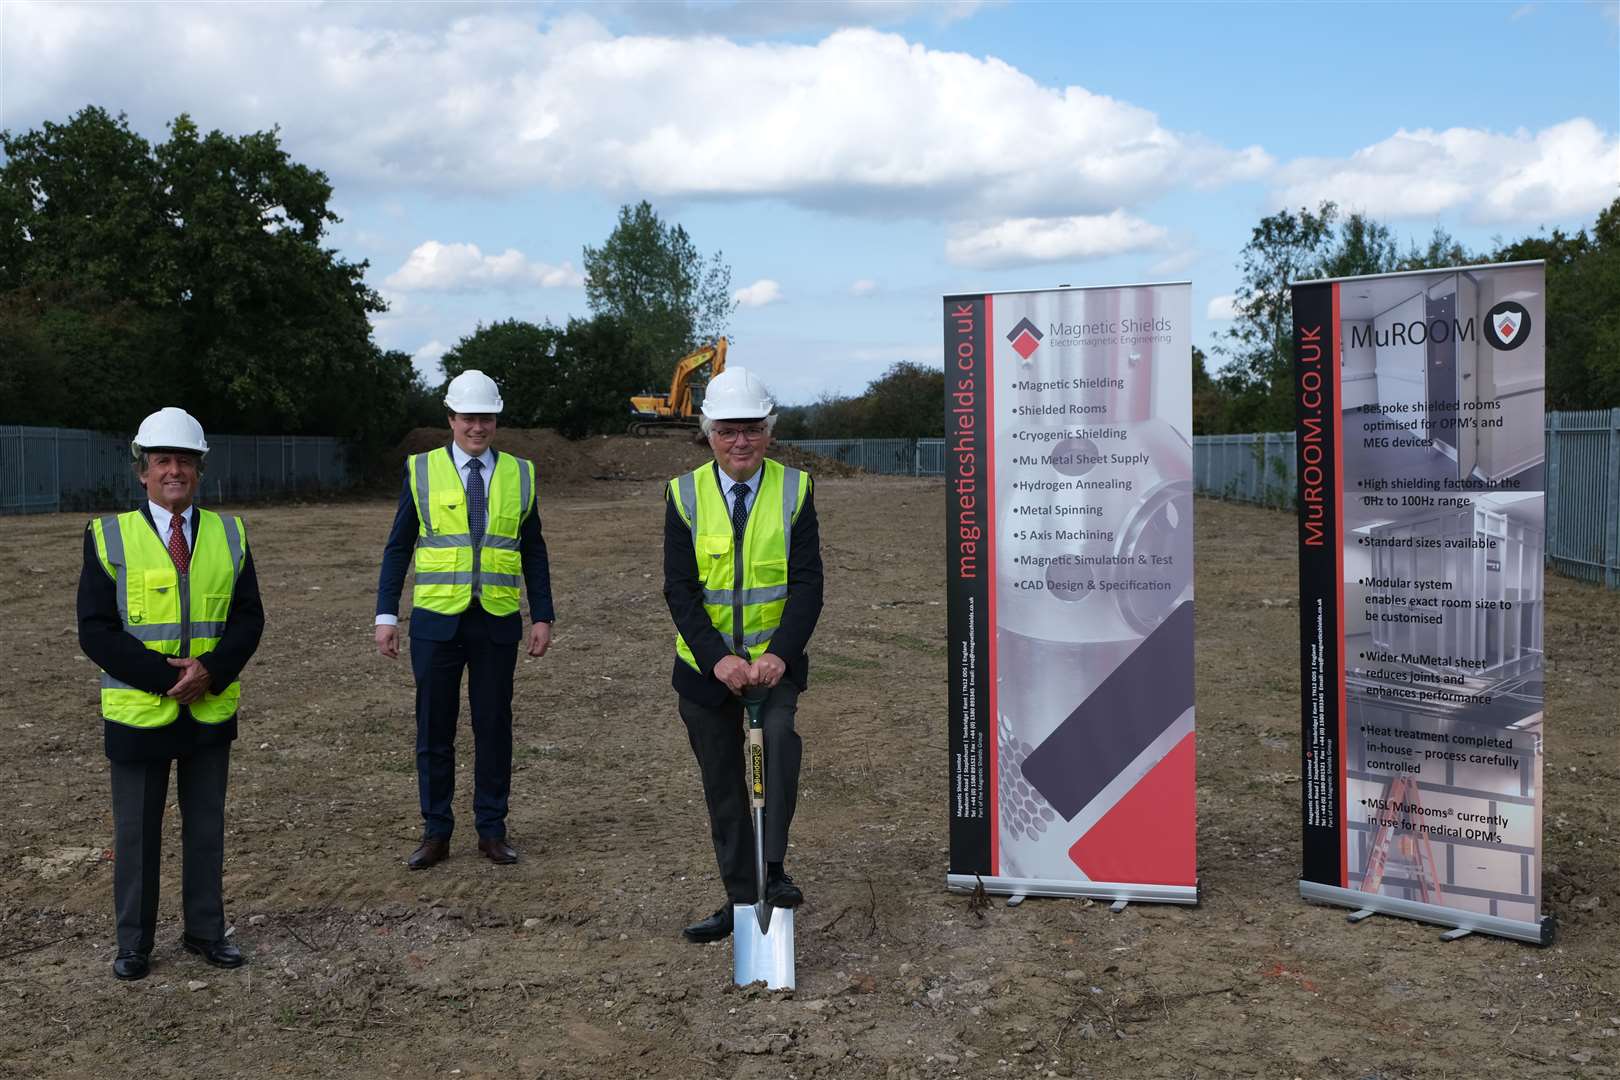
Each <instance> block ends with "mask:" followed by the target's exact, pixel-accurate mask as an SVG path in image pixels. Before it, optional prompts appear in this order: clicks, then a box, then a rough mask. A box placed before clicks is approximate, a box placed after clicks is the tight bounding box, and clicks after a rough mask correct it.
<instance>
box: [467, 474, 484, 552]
mask: <svg viewBox="0 0 1620 1080" xmlns="http://www.w3.org/2000/svg"><path fill="white" fill-rule="evenodd" d="M483 471H484V463H483V462H482V461H479V460H478V459H477V458H473V459H472V460H470V461H468V462H467V532H468V533H469V534H470V535H471V536H472V545H473V547H474V548H475V549H476V548H478V547H480V546H481V545H482V544H483V542H484V516H485V511H484V502H485V500H484V480H483Z"/></svg>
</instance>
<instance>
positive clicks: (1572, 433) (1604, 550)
mask: <svg viewBox="0 0 1620 1080" xmlns="http://www.w3.org/2000/svg"><path fill="white" fill-rule="evenodd" d="M1547 561H1548V562H1550V563H1552V564H1553V566H1554V567H1555V568H1556V569H1557V570H1558V571H1559V572H1560V573H1563V574H1567V575H1569V576H1570V577H1573V578H1579V579H1581V580H1582V581H1600V582H1603V583H1604V584H1606V585H1608V586H1609V588H1611V589H1620V409H1585V410H1581V411H1579V412H1554V413H1548V414H1547Z"/></svg>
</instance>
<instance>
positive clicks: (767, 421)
mask: <svg viewBox="0 0 1620 1080" xmlns="http://www.w3.org/2000/svg"><path fill="white" fill-rule="evenodd" d="M762 422H763V423H764V425H765V434H767V435H769V434H770V433H771V432H772V431H775V430H776V414H775V413H774V412H773V413H771V414H770V415H769V416H766V417H765V418H764V420H763V421H762ZM713 427H714V421H713V420H710V419H709V418H708V417H707V416H705V417H703V418H701V419H700V420H698V430H699V431H701V432H703V437H704V438H705V439H707V438H708V437H709V431H710V429H712V428H713Z"/></svg>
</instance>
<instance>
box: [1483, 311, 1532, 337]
mask: <svg viewBox="0 0 1620 1080" xmlns="http://www.w3.org/2000/svg"><path fill="white" fill-rule="evenodd" d="M1523 325H1524V322H1523V320H1521V319H1520V318H1519V313H1518V312H1516V311H1502V312H1498V313H1496V314H1494V315H1492V316H1491V326H1493V327H1495V329H1496V336H1497V337H1499V338H1501V339H1502V344H1504V345H1506V344H1509V343H1511V342H1512V341H1513V337H1514V335H1515V334H1517V333H1518V332H1519V328H1520V327H1521V326H1523Z"/></svg>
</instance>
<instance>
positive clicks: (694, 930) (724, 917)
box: [681, 901, 731, 945]
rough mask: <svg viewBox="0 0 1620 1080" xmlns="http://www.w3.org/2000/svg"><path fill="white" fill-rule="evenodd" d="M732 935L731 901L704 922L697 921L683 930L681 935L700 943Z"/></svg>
mask: <svg viewBox="0 0 1620 1080" xmlns="http://www.w3.org/2000/svg"><path fill="white" fill-rule="evenodd" d="M730 936H731V904H730V902H729V901H728V902H727V903H726V904H725V905H724V906H723V907H721V908H720V910H719V911H717V912H715V913H714V914H713V915H710V916H709V917H708V918H707V919H704V920H703V921H702V922H695V923H693V924H692V925H691V926H688V927H687V928H686V929H685V930H682V931H681V937H683V938H685V939H686V940H687V941H690V942H694V943H695V944H698V945H702V944H703V943H704V942H708V941H719V940H720V939H721V938H725V937H730Z"/></svg>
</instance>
